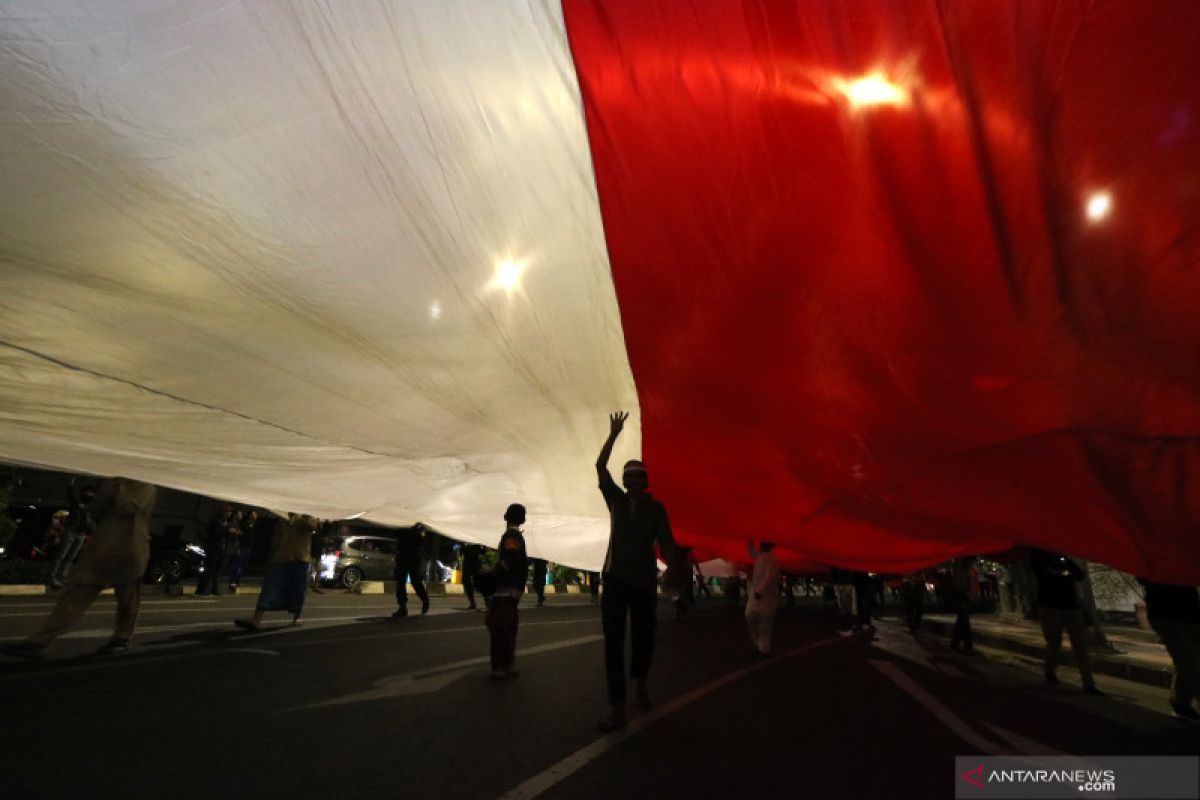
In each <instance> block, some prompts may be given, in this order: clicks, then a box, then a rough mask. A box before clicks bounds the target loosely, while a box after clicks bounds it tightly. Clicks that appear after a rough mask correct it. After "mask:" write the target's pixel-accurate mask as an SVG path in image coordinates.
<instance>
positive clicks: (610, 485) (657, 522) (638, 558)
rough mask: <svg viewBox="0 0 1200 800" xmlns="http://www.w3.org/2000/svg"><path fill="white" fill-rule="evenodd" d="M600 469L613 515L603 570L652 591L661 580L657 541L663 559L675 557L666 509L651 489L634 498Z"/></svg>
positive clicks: (609, 510) (601, 490)
mask: <svg viewBox="0 0 1200 800" xmlns="http://www.w3.org/2000/svg"><path fill="white" fill-rule="evenodd" d="M597 473H598V474H599V477H600V493H601V494H603V495H604V503H605V505H607V506H608V513H609V518H610V523H609V533H608V555H607V556H606V557H605V559H604V574H605V575H606V576H611V577H613V578H616V579H618V580H621V581H624V582H625V583H628V584H629V585H631V586H634V587H636V588H638V589H642V590H644V591H647V592H653V591H654V589H655V586H656V585H657V583H658V565H657V563H656V559H655V554H654V545H655V543H656V542H657V543H658V549H659V551H660V552H661V554H662V557H663V560H664V561H666V562H668V563H670V561H671V559H672V558H674V557H675V539H674V538H673V537H672V536H671V523H670V521H669V520H668V519H667V510H666V509H665V508H663V504H662V503H660V502H658V500H656V499H654V497H652V496H651V495H650V493H649V492H644V493H643V494H642V495H641V496H640V497H638V498H634V497H631V496H630V495H629V494H628V493H626V492H624V491H622V490H621V488H620V487H618V486H617V484H616V482H615V481H613V479H612V476H611V475H609V474H608V469H606V468H605V467H598V468H597Z"/></svg>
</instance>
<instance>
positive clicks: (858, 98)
mask: <svg viewBox="0 0 1200 800" xmlns="http://www.w3.org/2000/svg"><path fill="white" fill-rule="evenodd" d="M838 88H839V89H840V90H841V91H842V93H844V94H845V95H846V98H847V99H848V100H849V101H850V105H851V106H853V107H855V108H861V107H863V106H881V105H889V106H898V105H903V104H904V103H906V102H908V93H907V92H906V91H904V89H902V88H900V87H899V86H897V85H896V84H894V83H892V82H891V81H889V80H887V79H886V78H884V77H883V76H882V75H880V74H879V73H874V74H871V75H867V76H865V77H862V78H859V79H857V80H853V81H849V82H846V81H839V82H838Z"/></svg>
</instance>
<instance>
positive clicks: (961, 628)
mask: <svg viewBox="0 0 1200 800" xmlns="http://www.w3.org/2000/svg"><path fill="white" fill-rule="evenodd" d="M974 573H975V559H973V558H956V559H954V561H953V563H952V564H951V565H950V591H951V602H952V603H953V604H954V613H955V618H954V634H953V635H952V636H951V637H950V649H951V650H955V651H957V650H960V649H961V650H962V652H963V653H972V652H974V651H975V640H974V637H972V636H971V587H972V582H973V580H974Z"/></svg>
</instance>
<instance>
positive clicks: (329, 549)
mask: <svg viewBox="0 0 1200 800" xmlns="http://www.w3.org/2000/svg"><path fill="white" fill-rule="evenodd" d="M323 550H324V552H323V553H322V555H321V581H322V582H324V583H332V584H337V585H339V586H344V587H346V588H347V589H349V588H351V587H353V586H354V585H355V584H357V583H358V582H359V581H363V580H371V581H382V580H389V579H390V578H391V577H392V574H393V572H394V569H395V563H396V540H395V539H389V538H387V537H385V536H353V535H352V536H334V537H332V538H330V539H326V540H325V546H324V548H323Z"/></svg>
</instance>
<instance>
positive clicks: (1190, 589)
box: [1141, 580, 1200, 623]
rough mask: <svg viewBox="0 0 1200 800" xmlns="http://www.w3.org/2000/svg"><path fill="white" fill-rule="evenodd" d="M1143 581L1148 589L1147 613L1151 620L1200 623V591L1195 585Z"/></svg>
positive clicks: (1143, 584)
mask: <svg viewBox="0 0 1200 800" xmlns="http://www.w3.org/2000/svg"><path fill="white" fill-rule="evenodd" d="M1141 583H1142V586H1144V587H1145V589H1146V615H1147V616H1149V617H1150V619H1151V620H1159V621H1162V622H1191V623H1200V592H1197V591H1196V587H1195V586H1175V585H1172V584H1168V583H1154V582H1153V581H1146V580H1143V581H1142V582H1141Z"/></svg>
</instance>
